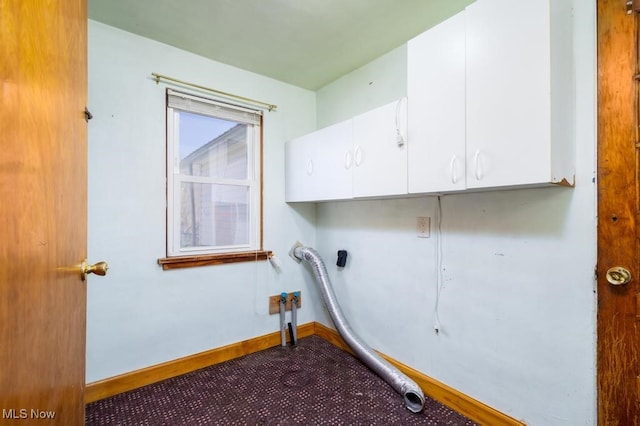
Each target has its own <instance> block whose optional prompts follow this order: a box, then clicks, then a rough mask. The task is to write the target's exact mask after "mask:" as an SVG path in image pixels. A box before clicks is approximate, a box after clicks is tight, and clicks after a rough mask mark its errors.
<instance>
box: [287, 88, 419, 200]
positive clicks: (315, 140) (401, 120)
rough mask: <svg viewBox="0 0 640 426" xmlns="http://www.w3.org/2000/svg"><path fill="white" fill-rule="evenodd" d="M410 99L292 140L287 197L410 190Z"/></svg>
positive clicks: (381, 194) (337, 196)
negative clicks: (408, 134)
mask: <svg viewBox="0 0 640 426" xmlns="http://www.w3.org/2000/svg"><path fill="white" fill-rule="evenodd" d="M406 140H407V103H406V99H404V98H403V99H401V100H399V101H397V102H392V103H390V104H387V105H384V106H382V107H379V108H376V109H374V110H371V111H368V112H366V113H363V114H360V115H358V116H356V117H354V118H352V119H349V120H346V121H343V122H341V123H338V124H334V125H332V126H328V127H325V128H322V129H320V130H317V131H315V132H313V133H310V134H308V135H304V136H302V137H299V138H297V139H294V140H292V141H289V142H288V143H287V144H286V147H285V175H286V176H285V185H286V187H285V200H286V201H287V202H295V201H329V200H344V199H350V198H358V197H388V196H394V195H406V194H407V148H406Z"/></svg>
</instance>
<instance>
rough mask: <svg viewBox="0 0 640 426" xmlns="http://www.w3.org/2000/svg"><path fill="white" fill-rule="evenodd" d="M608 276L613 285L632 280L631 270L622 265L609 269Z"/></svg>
mask: <svg viewBox="0 0 640 426" xmlns="http://www.w3.org/2000/svg"><path fill="white" fill-rule="evenodd" d="M606 277H607V281H608V282H609V284H611V285H624V284H627V283H629V282H630V281H631V272H629V270H628V269H627V268H623V267H622V266H614V267H613V268H609V269H608V270H607V275H606Z"/></svg>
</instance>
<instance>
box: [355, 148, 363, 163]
mask: <svg viewBox="0 0 640 426" xmlns="http://www.w3.org/2000/svg"><path fill="white" fill-rule="evenodd" d="M353 155H354V157H355V160H356V166H359V165H360V164H362V149H360V146H357V147H356V150H355V151H354V153H353Z"/></svg>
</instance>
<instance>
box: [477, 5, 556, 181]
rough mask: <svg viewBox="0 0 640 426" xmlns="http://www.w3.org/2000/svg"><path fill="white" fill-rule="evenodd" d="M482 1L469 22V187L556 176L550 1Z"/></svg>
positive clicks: (547, 178) (546, 178) (538, 179)
mask: <svg viewBox="0 0 640 426" xmlns="http://www.w3.org/2000/svg"><path fill="white" fill-rule="evenodd" d="M514 3H516V2H514V1H513V0H478V1H477V2H475V3H473V4H471V5H469V6H468V7H467V9H466V21H467V31H466V33H467V37H466V41H467V46H466V52H467V55H466V57H467V61H466V77H467V78H466V81H467V103H466V104H467V187H469V188H482V187H496V186H509V185H516V184H529V183H540V182H545V181H547V182H548V181H549V179H550V161H551V160H550V157H551V152H550V131H551V129H550V100H551V98H550V88H551V81H550V79H551V77H550V73H551V64H550V53H551V52H550V48H551V47H550V11H549V0H540V1H518V2H517V4H514Z"/></svg>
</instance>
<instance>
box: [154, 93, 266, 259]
mask: <svg viewBox="0 0 640 426" xmlns="http://www.w3.org/2000/svg"><path fill="white" fill-rule="evenodd" d="M261 122H262V115H261V113H260V112H258V111H255V110H251V109H247V108H244V107H240V106H235V105H230V104H226V103H222V102H217V101H213V100H209V99H205V98H201V97H198V96H194V95H190V94H185V93H180V92H176V91H173V90H171V89H168V90H167V259H160V260H159V263H161V264H162V265H163V267H164V268H165V269H169V267H167V265H176V262H178V263H179V262H180V259H178V260H177V261H176V259H173V260H171V258H183V259H185V258H186V259H188V260H190V261H193V260H194V259H196V260H197V261H198V263H197V264H209V263H227V262H226V261H225V260H224V259H225V255H228V256H226V258H227V259H233V260H230V261H238V259H242V255H241V254H242V253H245V254H247V256H246V257H247V259H246V260H254V259H255V258H256V257H255V256H256V253H257V252H262V241H261V235H262V234H261V229H260V228H261V223H262V219H261V152H262V150H261V146H262V141H261V135H262V133H261V130H260V127H261ZM221 255H222V257H221ZM207 256H210V257H211V259H214V260H216V261H215V262H206V260H207ZM220 259H222V261H220ZM203 261H205V263H202V262H203ZM183 266H194V265H180V266H179V267H183ZM174 267H176V266H174Z"/></svg>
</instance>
